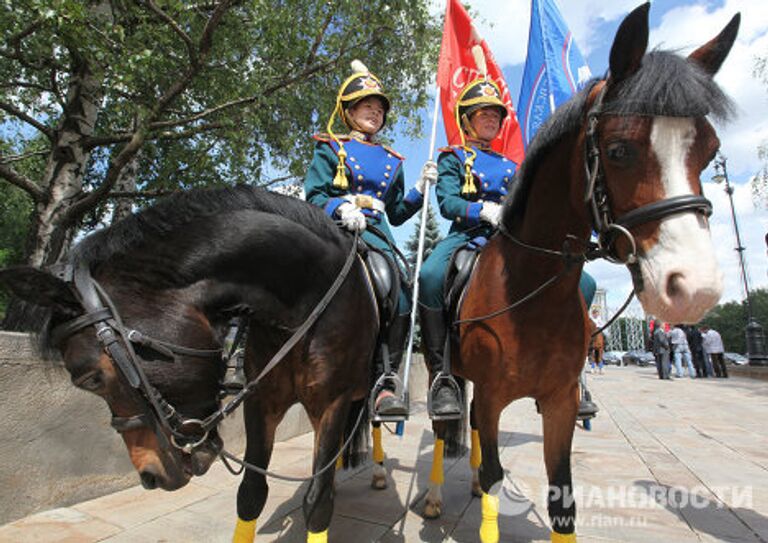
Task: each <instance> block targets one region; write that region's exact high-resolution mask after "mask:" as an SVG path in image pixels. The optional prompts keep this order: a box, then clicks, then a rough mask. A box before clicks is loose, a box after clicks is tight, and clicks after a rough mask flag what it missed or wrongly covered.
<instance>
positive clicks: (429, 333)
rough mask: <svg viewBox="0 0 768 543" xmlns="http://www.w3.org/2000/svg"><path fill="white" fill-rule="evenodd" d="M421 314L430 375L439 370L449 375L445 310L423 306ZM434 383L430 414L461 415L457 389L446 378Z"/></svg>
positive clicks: (425, 352)
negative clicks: (445, 351)
mask: <svg viewBox="0 0 768 543" xmlns="http://www.w3.org/2000/svg"><path fill="white" fill-rule="evenodd" d="M419 314H420V316H421V341H422V345H423V347H424V348H423V351H424V356H425V358H426V362H427V366H428V367H429V372H430V375H432V376H433V377H434V376H436V375H437V374H438V372H443V373H444V374H445V375H449V373H448V372H447V371H446V368H445V358H444V356H443V350H444V349H445V339H446V336H447V333H448V324H447V323H446V319H445V316H444V312H443V310H442V309H430V308H427V307H424V306H421V307H419ZM434 385H435V386H434V387H431V388H430V390H432V398H431V400H432V402H431V403H432V413H430V414H432V415H437V416H450V415H460V414H461V403H460V402H459V398H458V395H457V394H456V389H455V388H454V387H453V386H451V384H449V382H448V381H447V380H445V379H440V380H439V381H437V382H436V383H434Z"/></svg>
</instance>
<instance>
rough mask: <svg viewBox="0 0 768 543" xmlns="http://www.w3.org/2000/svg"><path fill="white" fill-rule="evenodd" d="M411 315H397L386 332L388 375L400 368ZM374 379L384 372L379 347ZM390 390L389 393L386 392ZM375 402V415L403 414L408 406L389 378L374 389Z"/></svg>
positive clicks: (384, 368)
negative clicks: (398, 394)
mask: <svg viewBox="0 0 768 543" xmlns="http://www.w3.org/2000/svg"><path fill="white" fill-rule="evenodd" d="M410 320H411V316H410V315H409V314H405V315H398V316H397V317H395V318H394V320H393V321H392V324H390V325H389V330H387V333H386V342H387V347H388V350H389V375H397V372H398V370H399V369H400V363H401V362H402V361H403V354H404V350H405V341H406V339H407V336H408V325H409V324H410ZM374 364H375V372H376V379H377V380H378V379H379V377H381V376H382V375H383V374H384V373H385V372H386V367H385V366H384V361H383V358H382V349H381V346H379V349H378V351H377V353H376V358H375V360H374ZM387 392H390V393H391V394H387ZM375 393H376V402H375V406H374V410H375V411H376V414H377V415H385V416H405V415H407V414H408V406H406V405H405V402H404V401H403V399H402V398H401V397H399V396H397V391H396V390H395V383H394V382H393V381H392V380H390V379H385V380H384V382H383V384H382V386H381V387H380V389H379V390H377V391H375Z"/></svg>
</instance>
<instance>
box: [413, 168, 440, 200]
mask: <svg viewBox="0 0 768 543" xmlns="http://www.w3.org/2000/svg"><path fill="white" fill-rule="evenodd" d="M427 183H429V184H430V185H432V186H433V187H434V186H435V183H437V164H435V161H434V160H427V161H426V162H425V163H424V167H422V168H421V178H419V180H418V181H416V190H418V191H419V192H420V193H422V194H424V191H425V190H426V188H427Z"/></svg>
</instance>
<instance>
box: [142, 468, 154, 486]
mask: <svg viewBox="0 0 768 543" xmlns="http://www.w3.org/2000/svg"><path fill="white" fill-rule="evenodd" d="M139 477H141V486H143V487H144V488H146V489H147V490H152V489H155V488H157V476H156V475H155V474H154V473H152V472H151V471H149V470H144V471H142V472H141V473H140V474H139Z"/></svg>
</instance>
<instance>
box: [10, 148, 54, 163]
mask: <svg viewBox="0 0 768 543" xmlns="http://www.w3.org/2000/svg"><path fill="white" fill-rule="evenodd" d="M49 153H50V151H34V152H31V153H24V154H23V155H10V156H6V157H0V164H10V163H12V162H19V161H20V160H24V159H27V158H31V157H33V156H45V155H47V154H49Z"/></svg>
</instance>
